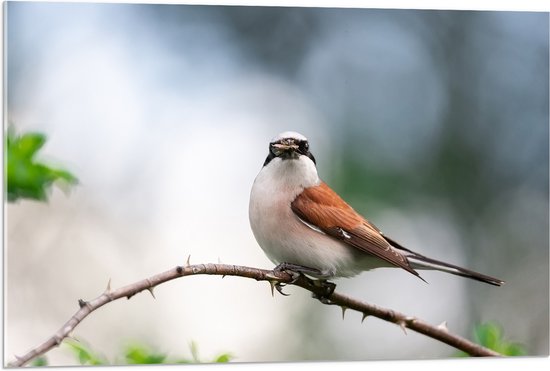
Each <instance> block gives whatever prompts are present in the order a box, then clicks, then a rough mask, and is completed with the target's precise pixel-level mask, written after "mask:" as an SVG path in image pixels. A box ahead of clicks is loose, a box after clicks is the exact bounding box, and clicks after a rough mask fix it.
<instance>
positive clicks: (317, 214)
mask: <svg viewBox="0 0 550 371" xmlns="http://www.w3.org/2000/svg"><path fill="white" fill-rule="evenodd" d="M291 208H292V211H293V212H294V213H295V214H296V215H297V216H298V217H299V218H300V219H302V220H303V221H305V222H307V223H309V224H311V225H313V226H315V227H317V228H319V229H320V230H322V231H323V232H325V233H326V234H328V235H330V236H332V237H333V238H336V239H338V240H340V241H343V242H345V243H347V244H349V245H350V246H353V247H356V248H357V249H359V250H361V251H363V252H366V253H368V254H371V255H374V256H377V257H378V258H380V259H383V260H385V261H387V262H389V263H391V264H393V265H395V266H397V267H401V268H403V269H405V270H406V271H408V272H410V273H412V274H414V275H415V276H419V274H418V273H417V272H416V271H415V270H414V269H412V268H411V266H410V264H409V261H408V260H407V258H406V257H405V256H404V255H402V254H400V253H399V252H398V251H396V250H395V249H394V248H393V247H392V246H391V245H390V244H389V243H388V241H386V240H385V239H384V237H383V236H382V233H381V232H380V231H379V229H378V228H376V227H375V226H374V225H373V224H371V223H369V222H368V221H367V220H365V219H364V218H363V217H362V216H361V215H359V214H358V213H357V212H356V211H355V210H353V208H352V207H351V206H349V205H348V204H347V203H346V202H345V201H344V200H342V199H341V198H340V196H338V195H337V194H336V192H334V191H333V190H332V189H330V188H329V186H327V185H326V184H325V183H323V182H321V184H320V185H318V186H315V187H309V188H306V189H304V191H303V192H302V193H301V194H300V195H298V196H297V197H296V199H295V200H294V201H292V203H291Z"/></svg>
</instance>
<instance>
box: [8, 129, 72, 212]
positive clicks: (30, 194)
mask: <svg viewBox="0 0 550 371" xmlns="http://www.w3.org/2000/svg"><path fill="white" fill-rule="evenodd" d="M44 143H46V136H45V135H44V134H40V133H25V134H22V135H17V134H16V133H15V131H14V130H13V129H12V128H9V129H8V135H7V137H6V157H7V166H6V171H7V186H8V201H10V202H14V201H17V200H18V199H21V198H28V199H33V200H38V201H46V200H47V198H48V190H49V189H50V187H51V185H52V184H53V183H57V184H58V185H61V184H60V182H61V183H64V184H66V185H74V184H76V183H77V182H78V180H77V178H76V177H75V176H74V175H72V174H71V173H70V172H68V171H66V170H60V169H54V168H51V167H49V166H47V165H45V164H43V163H40V162H37V161H36V159H35V158H36V155H37V152H38V150H39V149H40V148H42V147H43V146H44Z"/></svg>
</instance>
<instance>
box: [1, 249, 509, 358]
mask: <svg viewBox="0 0 550 371" xmlns="http://www.w3.org/2000/svg"><path fill="white" fill-rule="evenodd" d="M197 274H206V275H219V276H239V277H245V278H252V279H255V280H256V281H267V282H269V283H270V284H271V290H272V291H273V288H274V287H276V285H278V287H277V288H280V285H281V284H283V285H284V284H288V285H295V286H299V287H301V288H303V289H305V290H308V291H310V292H311V293H312V294H313V296H314V297H317V298H322V300H321V302H322V303H323V304H328V305H337V306H340V307H341V308H342V315H343V314H344V312H345V311H346V310H347V309H351V310H355V311H358V312H360V313H362V314H363V318H362V320H364V319H365V318H366V317H367V316H373V317H377V318H380V319H383V320H385V321H388V322H392V323H395V324H397V325H399V326H400V327H401V328H402V329H403V330H405V329H407V328H408V329H411V330H413V331H416V332H419V333H421V334H424V335H426V336H428V337H431V338H433V339H436V340H439V341H441V342H443V343H446V344H448V345H450V346H452V347H454V348H457V349H460V350H462V351H464V352H466V353H468V354H470V355H471V356H502V355H501V354H499V353H497V352H494V351H492V350H490V349H487V348H484V347H482V346H480V345H478V344H475V343H473V342H471V341H469V340H467V339H464V338H462V337H460V336H457V335H454V334H452V333H450V332H449V331H448V329H447V328H446V327H445V326H441V325H440V326H433V325H430V324H428V323H426V322H424V321H422V320H420V319H418V318H415V317H410V316H406V315H405V314H402V313H399V312H396V311H393V310H390V309H386V308H382V307H379V306H377V305H373V304H369V303H365V302H361V301H359V300H356V299H354V298H351V297H348V296H345V295H342V294H339V293H336V292H333V293H332V294H330V295H328V296H325V295H326V291H325V290H326V288H324V287H321V286H319V285H318V284H315V281H313V280H311V279H309V278H307V277H305V276H303V275H302V276H300V277H299V278H298V279H297V280H294V279H293V277H292V276H291V275H290V274H288V273H286V272H280V271H271V270H265V269H258V268H250V267H244V266H238V265H229V264H195V265H190V264H189V260H188V262H187V264H186V265H185V266H178V267H175V268H173V269H170V270H168V271H166V272H162V273H159V274H156V275H154V276H151V277H149V278H146V279H144V280H141V281H138V282H135V283H132V284H130V285H127V286H124V287H121V288H119V289H116V290H112V289H111V287H110V286H111V284H110V281H109V284H108V285H107V289H106V290H105V292H103V294H101V295H100V296H98V297H97V298H95V299H93V300H90V301H84V300H82V299H80V300H78V305H79V309H78V310H77V312H76V313H75V314H74V315H73V316H72V317H71V318H70V319H69V320H68V321H67V322H66V323H65V324H64V325H63V326H62V327H61V328H60V329H59V330H58V331H57V332H56V333H55V334H54V335H52V336H51V337H50V338H49V339H47V340H46V341H45V342H44V343H42V344H40V345H38V346H37V347H35V348H33V349H31V350H30V351H29V352H28V353H26V354H25V355H23V356H16V357H15V358H16V360H15V361H13V362H11V363H10V364H9V366H10V367H21V366H24V365H25V364H26V363H28V362H29V361H31V360H32V359H34V358H36V357H38V356H40V355H42V354H44V353H46V352H48V351H49V350H51V349H52V348H54V347H56V346H59V345H60V344H61V342H62V341H63V340H64V339H65V338H67V337H69V336H70V334H71V332H72V331H73V330H74V329H75V327H76V326H78V324H79V323H80V322H81V321H82V320H84V318H86V317H87V316H88V315H89V314H90V313H92V312H93V311H95V310H96V309H98V308H100V307H102V306H103V305H105V304H107V303H109V302H111V301H114V300H117V299H121V298H128V299H130V298H131V297H132V296H134V295H136V294H138V293H140V292H142V291H144V290H148V291H149V292H150V293H151V295H153V297H154V294H153V289H154V288H155V287H156V286H158V285H160V284H162V283H164V282H167V281H171V280H173V279H176V278H179V277H184V276H193V275H197Z"/></svg>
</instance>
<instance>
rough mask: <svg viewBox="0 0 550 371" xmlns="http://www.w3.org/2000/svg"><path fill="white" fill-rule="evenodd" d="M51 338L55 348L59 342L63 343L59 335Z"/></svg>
mask: <svg viewBox="0 0 550 371" xmlns="http://www.w3.org/2000/svg"><path fill="white" fill-rule="evenodd" d="M53 338H54V340H55V344H56V345H57V346H59V344H61V342H62V341H63V337H62V336H59V335H55V336H54V337H53Z"/></svg>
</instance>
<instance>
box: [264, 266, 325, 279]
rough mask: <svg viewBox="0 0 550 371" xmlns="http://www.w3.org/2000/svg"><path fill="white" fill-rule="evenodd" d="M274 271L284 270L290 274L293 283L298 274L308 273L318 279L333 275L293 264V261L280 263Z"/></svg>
mask: <svg viewBox="0 0 550 371" xmlns="http://www.w3.org/2000/svg"><path fill="white" fill-rule="evenodd" d="M273 271H274V272H286V273H288V274H290V275H291V276H292V281H291V282H290V283H294V282H296V281H297V280H298V278H299V277H300V275H308V276H311V277H314V278H318V279H327V278H330V277H332V276H333V275H332V274H331V273H329V272H324V271H321V270H319V269H317V268H311V267H306V266H304V265H299V264H293V263H280V264H279V265H277V266H276V267H275V268H273Z"/></svg>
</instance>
